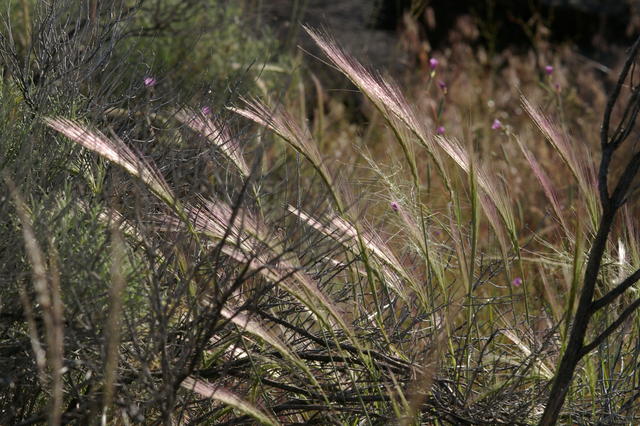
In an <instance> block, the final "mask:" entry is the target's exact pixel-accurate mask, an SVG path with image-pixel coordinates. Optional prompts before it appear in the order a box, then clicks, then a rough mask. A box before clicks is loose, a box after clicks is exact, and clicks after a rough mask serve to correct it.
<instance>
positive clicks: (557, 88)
mask: <svg viewBox="0 0 640 426" xmlns="http://www.w3.org/2000/svg"><path fill="white" fill-rule="evenodd" d="M553 88H554V89H556V92H558V93H559V92H560V89H561V88H560V83H554V84H553Z"/></svg>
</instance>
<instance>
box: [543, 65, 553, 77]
mask: <svg viewBox="0 0 640 426" xmlns="http://www.w3.org/2000/svg"><path fill="white" fill-rule="evenodd" d="M544 72H546V73H547V75H551V74H553V66H551V65H547V66H546V67H544Z"/></svg>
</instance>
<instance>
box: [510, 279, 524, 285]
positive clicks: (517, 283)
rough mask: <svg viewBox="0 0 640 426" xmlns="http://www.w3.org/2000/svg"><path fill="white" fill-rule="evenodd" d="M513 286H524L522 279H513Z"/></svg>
mask: <svg viewBox="0 0 640 426" xmlns="http://www.w3.org/2000/svg"><path fill="white" fill-rule="evenodd" d="M511 284H512V285H513V286H514V287H520V286H521V285H522V278H520V277H515V278H514V279H513V281H511Z"/></svg>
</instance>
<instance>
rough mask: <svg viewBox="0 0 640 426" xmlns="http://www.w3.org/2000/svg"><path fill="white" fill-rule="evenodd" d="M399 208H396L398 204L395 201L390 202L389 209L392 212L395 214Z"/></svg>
mask: <svg viewBox="0 0 640 426" xmlns="http://www.w3.org/2000/svg"><path fill="white" fill-rule="evenodd" d="M399 208H400V207H399V206H398V203H397V202H396V201H392V202H391V209H392V210H393V211H394V212H397V211H398V209H399Z"/></svg>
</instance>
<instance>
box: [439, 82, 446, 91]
mask: <svg viewBox="0 0 640 426" xmlns="http://www.w3.org/2000/svg"><path fill="white" fill-rule="evenodd" d="M438 87H439V88H441V89H442V90H445V89H446V88H447V83H445V82H444V81H442V80H438Z"/></svg>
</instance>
